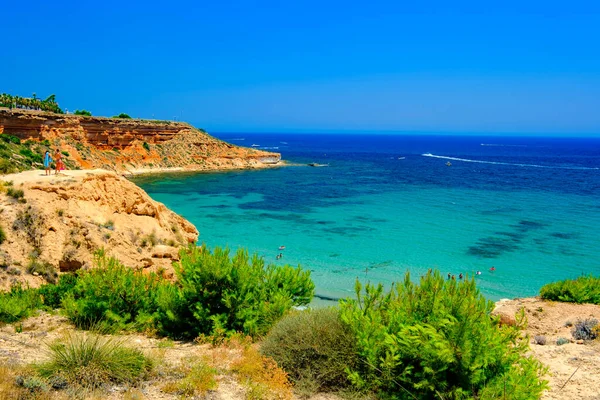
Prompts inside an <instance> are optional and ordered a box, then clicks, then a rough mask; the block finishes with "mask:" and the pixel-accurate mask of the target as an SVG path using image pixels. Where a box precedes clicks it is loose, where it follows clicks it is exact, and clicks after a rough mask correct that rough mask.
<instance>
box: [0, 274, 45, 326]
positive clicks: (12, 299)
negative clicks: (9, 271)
mask: <svg viewBox="0 0 600 400" xmlns="http://www.w3.org/2000/svg"><path fill="white" fill-rule="evenodd" d="M41 305H42V301H41V297H40V295H39V294H38V293H37V291H36V290H34V289H24V288H23V287H22V286H21V285H20V284H15V285H12V286H11V288H10V291H9V292H6V293H0V322H5V323H12V322H16V321H19V320H21V319H23V318H27V317H29V316H30V315H31V314H32V313H33V311H35V310H37V309H38V308H39V307H40V306H41Z"/></svg>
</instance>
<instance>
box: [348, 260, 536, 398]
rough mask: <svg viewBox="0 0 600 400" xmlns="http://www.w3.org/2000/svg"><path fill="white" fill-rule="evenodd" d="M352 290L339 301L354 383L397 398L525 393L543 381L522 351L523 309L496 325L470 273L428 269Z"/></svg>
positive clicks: (489, 305) (522, 395)
mask: <svg viewBox="0 0 600 400" xmlns="http://www.w3.org/2000/svg"><path fill="white" fill-rule="evenodd" d="M356 296H357V298H356V300H352V299H348V300H343V301H342V302H341V316H342V320H343V321H344V322H346V323H347V324H348V325H349V326H350V327H351V328H352V330H353V332H354V335H355V338H356V343H357V347H358V354H359V357H360V364H359V366H358V367H357V368H354V369H352V370H351V373H350V379H351V381H352V382H353V383H354V384H355V385H357V386H358V387H359V388H362V389H366V390H370V391H373V392H376V393H379V394H380V395H382V396H392V397H394V398H397V399H415V398H417V399H434V398H444V399H496V398H507V399H509V398H510V399H513V400H520V399H522V400H525V399H527V400H529V399H537V398H539V397H540V395H541V393H542V391H543V390H544V389H545V388H546V386H547V382H546V381H544V380H542V375H543V374H544V373H545V372H546V369H545V368H544V367H543V366H542V364H541V363H540V362H539V361H537V360H535V359H533V358H532V357H527V356H525V353H526V351H527V349H528V339H527V338H523V337H522V336H521V333H520V330H519V328H520V327H522V326H523V324H524V313H521V314H520V315H519V316H518V318H517V323H516V326H500V325H499V319H498V317H493V316H491V312H492V310H493V308H494V304H493V302H491V301H488V300H486V299H485V298H484V297H483V296H482V295H481V294H480V292H479V290H478V289H477V288H476V285H475V281H474V280H473V279H467V280H465V281H461V282H457V281H454V280H446V279H444V278H443V277H442V276H441V274H440V273H439V271H435V272H432V271H429V272H428V273H427V274H426V275H424V276H423V277H422V278H421V280H420V284H415V283H413V282H412V281H411V279H410V275H409V274H408V273H407V274H406V277H405V279H404V282H403V283H399V284H397V285H396V286H394V287H393V288H392V289H391V290H390V291H389V292H388V293H384V290H383V287H382V286H381V285H379V286H373V285H370V284H367V285H366V287H365V288H364V290H363V289H362V287H361V285H360V284H359V283H358V282H357V284H356ZM503 396H504V397H503Z"/></svg>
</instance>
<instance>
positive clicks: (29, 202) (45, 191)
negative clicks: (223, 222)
mask: <svg viewBox="0 0 600 400" xmlns="http://www.w3.org/2000/svg"><path fill="white" fill-rule="evenodd" d="M2 179H3V181H4V182H3V184H2V185H1V186H0V188H1V192H2V193H0V206H1V208H0V226H2V228H3V231H4V234H5V238H4V240H3V241H2V243H1V244H0V288H4V289H6V288H8V287H9V286H10V285H11V284H12V283H14V282H22V283H25V284H29V285H30V286H33V287H35V286H39V285H40V284H42V283H44V281H52V280H53V279H55V278H56V273H57V272H59V271H60V272H67V271H72V270H77V269H79V268H87V267H90V266H92V261H93V257H94V253H95V252H97V251H98V250H101V249H105V250H104V251H105V252H106V253H107V254H108V255H110V256H115V257H116V258H117V259H119V260H120V261H121V262H123V263H124V264H125V265H127V266H129V267H132V268H140V269H144V270H147V271H157V272H160V273H162V274H163V275H164V276H165V277H167V278H169V277H171V276H172V266H171V264H172V262H173V261H174V260H176V259H177V258H178V248H179V247H180V246H182V245H187V243H191V242H194V241H196V240H197V238H198V231H197V230H196V228H195V227H194V226H193V225H192V224H191V223H189V222H188V221H187V220H185V219H184V218H182V217H181V216H179V215H177V214H175V213H174V212H172V211H170V210H169V209H167V208H166V207H165V206H164V205H163V204H162V203H159V202H156V201H154V200H152V199H151V198H150V196H148V194H146V192H144V191H143V190H142V189H140V188H139V187H137V186H136V185H135V184H133V183H131V182H129V181H128V180H127V179H125V178H123V177H121V176H119V175H117V174H116V173H114V172H111V171H105V170H93V171H67V172H66V173H64V174H60V175H58V176H56V175H51V176H45V175H44V171H26V172H21V173H19V174H12V175H6V176H4V177H3V178H2ZM21 191H22V193H21ZM101 251H102V250H101Z"/></svg>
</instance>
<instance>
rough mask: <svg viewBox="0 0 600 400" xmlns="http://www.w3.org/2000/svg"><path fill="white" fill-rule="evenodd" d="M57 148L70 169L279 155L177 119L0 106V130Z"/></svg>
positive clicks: (219, 162)
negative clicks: (236, 143)
mask: <svg viewBox="0 0 600 400" xmlns="http://www.w3.org/2000/svg"><path fill="white" fill-rule="evenodd" d="M1 133H6V134H10V135H14V136H17V137H19V138H20V139H21V140H33V141H39V142H41V141H45V140H48V141H49V142H50V144H51V146H52V147H59V148H60V149H61V151H64V152H66V153H67V154H68V156H66V157H67V158H68V160H69V161H71V162H72V163H73V165H74V166H75V167H76V168H82V169H92V168H104V169H110V170H114V171H118V172H126V171H136V170H139V169H148V168H150V169H160V168H183V169H187V170H226V169H241V168H264V167H266V166H270V165H274V164H277V163H278V162H279V161H280V159H281V156H280V154H278V153H270V152H265V151H260V150H255V149H249V148H244V147H239V146H234V145H232V144H229V143H226V142H223V141H221V140H218V139H216V138H214V137H212V136H210V135H208V134H207V133H206V132H204V131H201V130H198V129H196V128H194V127H192V126H191V125H189V124H186V123H181V122H169V121H154V120H137V119H120V118H104V117H84V116H78V115H63V114H53V113H47V112H40V111H25V110H9V109H6V108H0V134H1Z"/></svg>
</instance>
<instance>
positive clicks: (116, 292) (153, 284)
mask: <svg viewBox="0 0 600 400" xmlns="http://www.w3.org/2000/svg"><path fill="white" fill-rule="evenodd" d="M95 261H96V264H97V268H93V269H90V270H87V271H82V272H80V274H79V278H78V279H77V282H76V283H75V285H74V286H73V288H72V289H71V290H69V291H68V292H66V294H64V296H63V298H62V306H63V308H64V311H65V314H66V315H67V317H68V318H69V319H70V320H71V322H73V323H74V324H75V326H77V327H79V328H83V329H89V328H91V327H94V328H96V329H100V330H102V331H106V332H112V331H118V330H137V331H143V330H146V329H149V330H154V327H155V325H154V313H155V312H156V308H157V305H156V301H155V298H156V292H157V290H158V287H159V286H160V285H167V284H170V283H168V282H161V281H160V280H159V278H158V277H157V276H156V275H154V274H148V275H145V274H142V273H141V272H140V271H135V270H133V269H131V268H128V267H125V266H124V265H122V264H121V263H119V262H118V261H117V260H116V259H114V258H106V257H104V256H100V257H96V260H95Z"/></svg>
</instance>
